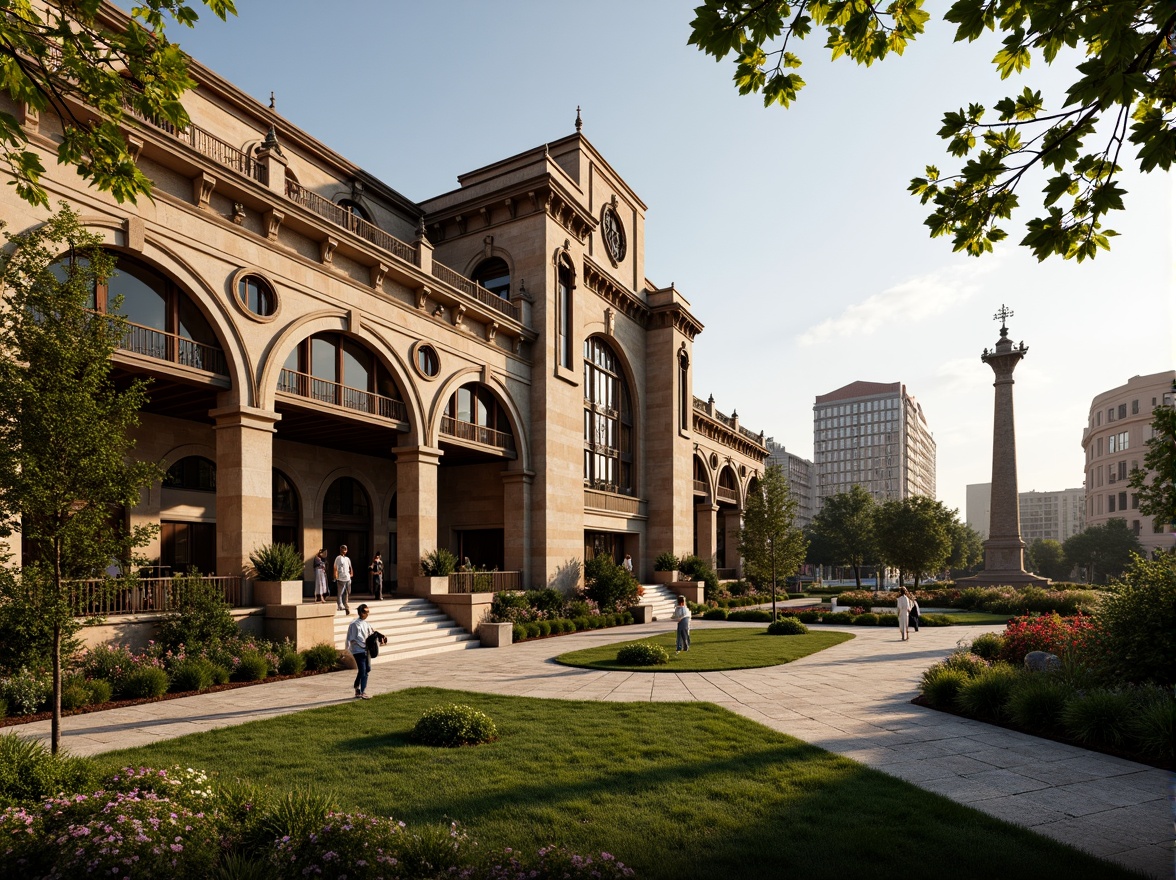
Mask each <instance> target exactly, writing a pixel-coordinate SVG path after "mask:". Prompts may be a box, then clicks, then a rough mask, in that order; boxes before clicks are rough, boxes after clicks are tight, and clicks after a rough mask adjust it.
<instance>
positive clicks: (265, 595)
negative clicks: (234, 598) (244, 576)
mask: <svg viewBox="0 0 1176 880" xmlns="http://www.w3.org/2000/svg"><path fill="white" fill-rule="evenodd" d="M301 603H302V581H254V582H253V604H254V605H299V604H301Z"/></svg>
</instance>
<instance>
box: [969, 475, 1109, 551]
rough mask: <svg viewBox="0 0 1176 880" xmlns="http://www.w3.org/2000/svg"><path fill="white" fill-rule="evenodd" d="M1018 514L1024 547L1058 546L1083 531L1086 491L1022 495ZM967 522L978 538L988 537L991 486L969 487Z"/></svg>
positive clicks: (1032, 492) (1019, 496)
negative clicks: (1036, 543)
mask: <svg viewBox="0 0 1176 880" xmlns="http://www.w3.org/2000/svg"><path fill="white" fill-rule="evenodd" d="M1017 502H1018V506H1019V508H1020V513H1021V539H1022V540H1023V541H1025V543H1026V544H1028V543H1030V542H1032V541H1035V540H1037V539H1038V538H1042V539H1047V540H1051V541H1057V542H1059V543H1061V542H1062V541H1065V540H1066V538H1069V537H1070V536H1071V535H1076V534H1078V533H1079V532H1081V531H1082V530H1083V529H1085V528H1086V490H1085V489H1082V488H1077V489H1062V490H1060V491H1057V492H1037V491H1031V492H1021V493H1020V494H1019V495H1018V496H1017ZM965 503H966V521H967V523H968V525H969V526H971V527H972V528H973V529H975V530H976V531H977V532H978V533H979V534H980V536H981V537H983V538H987V537H988V525H989V521H990V518H991V514H992V484H991V483H969V484H968V487H967V499H966V502H965Z"/></svg>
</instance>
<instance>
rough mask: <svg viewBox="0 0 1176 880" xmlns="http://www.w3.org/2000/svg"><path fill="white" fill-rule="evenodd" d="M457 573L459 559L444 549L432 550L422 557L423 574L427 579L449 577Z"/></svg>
mask: <svg viewBox="0 0 1176 880" xmlns="http://www.w3.org/2000/svg"><path fill="white" fill-rule="evenodd" d="M455 571H457V557H456V556H454V555H453V553H452V552H451V551H449V550H447V549H446V548H444V547H438V548H437V549H436V550H430V551H429V552H428V553H426V554H425V555H424V556H422V557H421V574H422V575H424V576H425V577H447V576H449V575H451V574H453V573H454V572H455Z"/></svg>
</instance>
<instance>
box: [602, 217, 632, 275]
mask: <svg viewBox="0 0 1176 880" xmlns="http://www.w3.org/2000/svg"><path fill="white" fill-rule="evenodd" d="M600 231H601V234H602V235H603V236H604V247H605V249H606V250H607V251H608V255H609V257H611V258H612V261H613V262H614V263H619V262H620V261H621V260H623V259H625V252H626V243H625V227H624V225H623V224H622V223H621V215H620V214H618V213H617V209H616V208H614V207H613V206H612V205H605V206H604V213H603V214H601V216H600Z"/></svg>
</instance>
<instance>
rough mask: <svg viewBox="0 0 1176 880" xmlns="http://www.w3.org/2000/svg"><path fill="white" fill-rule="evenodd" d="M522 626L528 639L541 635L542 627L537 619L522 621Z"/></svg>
mask: <svg viewBox="0 0 1176 880" xmlns="http://www.w3.org/2000/svg"><path fill="white" fill-rule="evenodd" d="M523 628H524V629H526V631H527V638H529V639H537V638H539V636H541V635H543V627H541V626H540V625H539V621H537V620H532V621H530V622H528V623H524V624H523Z"/></svg>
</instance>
